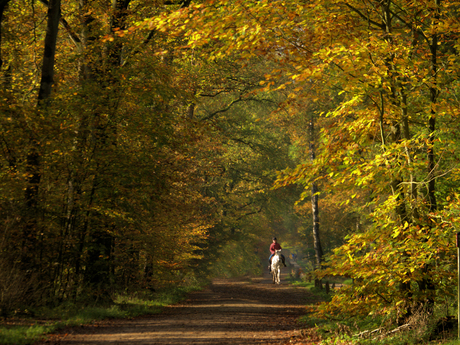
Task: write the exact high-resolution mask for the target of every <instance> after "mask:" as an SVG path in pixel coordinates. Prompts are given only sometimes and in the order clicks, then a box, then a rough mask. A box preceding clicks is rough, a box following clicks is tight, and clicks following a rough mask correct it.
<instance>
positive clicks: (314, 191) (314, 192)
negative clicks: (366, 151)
mask: <svg viewBox="0 0 460 345" xmlns="http://www.w3.org/2000/svg"><path fill="white" fill-rule="evenodd" d="M309 131H310V133H309V134H310V159H311V161H312V162H313V161H314V160H315V159H316V151H315V141H314V140H315V125H314V119H313V115H312V118H311V119H310V126H309ZM311 213H312V216H313V245H314V248H315V258H316V268H317V269H321V265H322V262H323V248H322V246H321V240H320V235H319V207H318V186H317V184H316V182H313V183H312V185H311ZM315 286H317V287H321V281H318V280H315Z"/></svg>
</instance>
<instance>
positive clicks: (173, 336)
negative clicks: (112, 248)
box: [40, 269, 318, 345]
mask: <svg viewBox="0 0 460 345" xmlns="http://www.w3.org/2000/svg"><path fill="white" fill-rule="evenodd" d="M287 271H288V269H284V272H283V274H282V284H281V285H274V284H272V281H271V276H270V275H269V273H268V272H265V274H264V276H263V277H260V278H251V279H248V278H247V279H215V280H214V281H213V282H212V284H211V285H210V286H209V287H208V288H206V289H205V290H203V291H199V292H194V293H191V294H190V295H189V296H188V299H186V300H185V301H183V302H181V303H179V304H176V305H172V306H169V307H166V308H165V309H164V310H163V312H162V313H161V314H157V315H149V316H145V317H137V318H134V319H130V320H106V321H100V322H96V323H94V324H91V325H87V326H81V327H73V328H67V329H64V330H61V331H60V332H59V333H58V334H51V335H49V337H48V338H47V340H46V341H44V342H41V343H40V344H48V345H49V344H52V345H57V344H59V345H76V344H78V345H89V344H91V345H102V344H104V345H113V344H118V345H121V344H126V345H131V344H134V345H135V344H158V345H163V344H196V345H198V344H200V345H211V344H212V345H214V344H216V345H217V344H219V345H224V344H237V345H245V344H313V342H312V341H313V339H311V340H309V341H308V340H307V337H308V338H309V336H306V335H305V330H302V325H300V324H299V323H298V319H299V317H300V316H303V315H305V314H306V309H305V306H306V305H311V304H314V303H316V302H317V301H318V298H317V297H315V296H314V295H313V294H311V293H309V292H308V291H307V290H306V289H305V288H301V287H295V286H292V285H290V284H288V283H287V282H286V278H287V275H288V272H287ZM308 333H310V332H308Z"/></svg>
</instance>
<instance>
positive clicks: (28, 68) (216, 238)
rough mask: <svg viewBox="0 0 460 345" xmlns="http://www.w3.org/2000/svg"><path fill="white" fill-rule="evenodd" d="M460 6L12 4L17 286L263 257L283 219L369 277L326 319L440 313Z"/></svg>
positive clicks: (89, 287) (115, 283) (324, 309)
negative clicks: (424, 311) (420, 310)
mask: <svg viewBox="0 0 460 345" xmlns="http://www.w3.org/2000/svg"><path fill="white" fill-rule="evenodd" d="M458 14H459V13H458V4H457V3H456V2H455V1H444V2H441V1H440V0H432V1H421V2H405V1H381V2H378V3H375V2H372V1H354V0H350V1H347V2H343V1H335V0H321V1H319V2H315V3H310V2H306V1H291V0H288V1H271V0H270V1H269V0H261V1H241V0H235V1H225V0H220V1H219V0H216V1H212V0H210V1H203V2H192V1H183V2H180V1H178V2H174V1H164V2H163V1H159V2H155V3H154V4H152V3H150V2H149V3H147V2H144V1H141V0H136V1H134V0H124V1H121V0H117V1H113V2H108V1H98V2H89V1H85V0H80V1H68V2H65V3H62V4H61V2H60V1H59V0H49V1H45V0H42V1H39V2H26V1H21V0H0V30H1V32H0V83H1V84H2V87H1V89H0V97H1V99H2V102H1V103H0V112H1V114H2V117H1V118H0V121H1V122H0V133H1V138H0V148H1V151H0V152H1V158H0V159H1V167H2V169H1V179H0V188H1V193H0V222H1V224H2V232H1V234H0V236H1V237H0V239H1V241H0V251H1V256H0V280H2V278H3V277H2V276H1V275H3V276H4V277H13V276H14V277H16V278H15V279H9V281H10V283H9V284H10V286H5V287H3V289H5V290H8V291H11V286H13V285H15V286H19V285H22V286H23V288H22V289H19V290H16V291H15V293H14V294H10V295H8V298H7V299H8V301H11V300H12V299H16V300H18V301H19V300H24V299H25V296H28V298H29V300H30V301H29V302H30V303H31V302H32V301H34V302H35V303H50V302H52V301H63V300H66V299H76V298H79V297H82V296H84V297H88V296H90V297H91V298H95V299H97V298H109V297H110V296H111V295H112V294H113V293H115V292H117V291H118V292H119V291H123V290H130V289H132V290H136V289H146V288H149V287H152V286H162V285H166V284H178V283H180V282H182V281H185V280H187V279H191V278H192V277H194V278H199V277H204V276H208V275H228V274H233V275H240V274H246V273H248V272H251V273H254V272H260V270H261V269H262V268H261V262H262V263H263V265H262V267H264V266H265V261H264V260H266V257H268V253H267V251H268V244H269V241H270V238H271V236H273V235H277V236H280V235H281V236H282V237H283V240H284V241H285V243H286V246H291V247H296V248H301V249H302V250H303V251H304V254H306V253H309V252H311V251H312V250H313V249H314V251H315V253H316V260H312V261H315V266H316V269H317V271H316V272H317V278H318V279H320V278H321V277H324V276H326V275H340V276H346V277H349V278H352V279H353V281H354V284H353V287H352V288H350V289H345V288H344V289H342V290H341V291H340V293H338V294H336V295H335V296H334V299H333V300H332V301H331V302H330V303H326V304H324V305H322V306H321V307H320V309H319V314H320V315H321V316H331V315H334V314H340V315H342V316H348V315H359V314H369V313H381V314H393V315H397V316H398V317H407V316H409V315H410V314H411V313H412V312H413V311H414V310H415V309H417V308H426V309H427V310H431V309H432V308H434V306H435V305H436V304H437V303H440V301H441V300H442V298H443V296H445V295H449V294H450V295H452V294H453V293H454V289H455V286H454V281H455V277H454V275H453V272H454V270H453V267H454V265H455V245H454V234H455V233H456V232H457V230H456V229H457V228H458V222H459V220H460V218H459V208H458V204H459V195H458V193H457V190H458V183H459V182H458V178H459V172H460V171H459V168H458V159H459V157H458V153H457V151H458V150H457V149H456V148H457V146H458V145H459V144H460V143H459V139H460V138H459V137H458V131H457V126H456V124H457V122H458V121H457V115H458V111H459V110H458V109H459V107H458V105H459V104H458V102H459V101H458V91H459V88H458V71H459V68H458V67H459V66H458V64H459V56H458V49H459V46H458V39H459V36H458V35H459V20H458V18H460V17H459V15H458ZM318 211H319V212H318ZM319 230H320V231H319ZM320 239H321V241H320ZM323 254H324V257H323ZM230 262H232V265H230V264H229V263H230ZM235 262H237V263H238V264H237V265H235V264H234V263H235ZM230 267H231V268H230ZM235 267H237V268H235ZM31 292H33V293H31ZM363 296H366V297H365V298H363ZM8 305H9V304H7V303H6V302H5V301H4V300H0V307H1V308H2V310H6V309H7V308H9V307H8ZM4 312H5V311H4Z"/></svg>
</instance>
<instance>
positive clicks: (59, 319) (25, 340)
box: [0, 285, 203, 345]
mask: <svg viewBox="0 0 460 345" xmlns="http://www.w3.org/2000/svg"><path fill="white" fill-rule="evenodd" d="M202 288H203V285H193V286H184V287H173V288H171V287H170V288H168V289H164V290H162V291H159V292H157V293H155V294H150V296H149V294H145V295H144V296H143V297H142V298H140V297H134V296H126V295H125V296H122V295H118V296H117V297H115V298H114V302H113V303H112V304H111V305H108V306H77V305H75V304H71V303H67V304H63V305H60V306H59V307H57V308H52V309H50V308H40V309H37V310H34V311H33V313H32V314H34V316H24V315H23V316H20V317H17V316H16V317H13V318H9V319H6V320H4V321H3V322H1V323H0V344H3V345H13V344H14V345H30V344H34V343H36V342H38V341H40V340H43V339H44V338H45V336H46V334H49V333H52V332H54V331H57V330H59V329H62V328H64V327H72V326H79V325H85V324H90V323H91V322H95V321H100V320H105V319H129V318H133V317H136V316H141V315H149V314H157V313H159V312H161V310H162V308H163V307H165V306H168V305H171V304H175V303H177V302H180V301H181V300H183V299H185V298H186V296H187V294H188V293H189V292H192V291H197V290H201V289H202ZM149 297H150V298H149ZM37 315H40V317H37Z"/></svg>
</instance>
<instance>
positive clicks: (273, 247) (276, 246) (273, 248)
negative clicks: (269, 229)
mask: <svg viewBox="0 0 460 345" xmlns="http://www.w3.org/2000/svg"><path fill="white" fill-rule="evenodd" d="M280 249H281V246H280V244H279V243H278V242H277V240H276V237H273V242H272V244H271V245H270V253H271V255H270V257H269V258H268V270H269V271H271V267H272V257H273V255H275V251H276V250H280ZM280 256H281V261H282V262H283V265H284V267H286V262H285V258H284V255H283V254H280Z"/></svg>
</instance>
